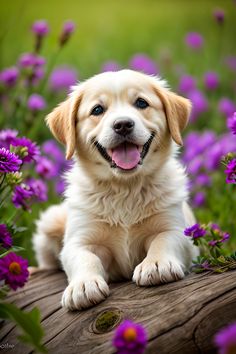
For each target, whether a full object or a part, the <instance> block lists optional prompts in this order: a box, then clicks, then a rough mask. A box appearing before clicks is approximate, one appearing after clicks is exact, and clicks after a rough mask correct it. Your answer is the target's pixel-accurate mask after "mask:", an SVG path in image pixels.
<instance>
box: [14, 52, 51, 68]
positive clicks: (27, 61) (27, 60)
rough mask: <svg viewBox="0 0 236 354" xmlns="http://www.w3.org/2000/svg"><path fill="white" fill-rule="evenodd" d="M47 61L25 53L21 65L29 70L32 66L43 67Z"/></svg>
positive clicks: (20, 60) (21, 58) (20, 59)
mask: <svg viewBox="0 0 236 354" xmlns="http://www.w3.org/2000/svg"><path fill="white" fill-rule="evenodd" d="M45 62H46V61H45V59H44V58H43V57H40V56H38V55H35V54H33V53H23V54H22V55H21V56H20V58H19V65H20V66H21V67H22V68H28V67H32V66H43V65H44V64H45Z"/></svg>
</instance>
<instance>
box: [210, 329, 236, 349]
mask: <svg viewBox="0 0 236 354" xmlns="http://www.w3.org/2000/svg"><path fill="white" fill-rule="evenodd" d="M214 343H215V345H216V346H217V348H218V353H219V354H234V353H236V322H234V323H231V324H230V325H228V326H227V327H224V328H223V329H221V330H220V331H219V332H218V333H217V334H216V335H215V337H214Z"/></svg>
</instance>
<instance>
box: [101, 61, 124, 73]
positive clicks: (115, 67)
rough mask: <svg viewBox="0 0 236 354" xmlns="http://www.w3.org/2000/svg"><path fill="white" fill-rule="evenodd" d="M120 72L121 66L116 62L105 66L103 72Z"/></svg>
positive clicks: (109, 62) (108, 62)
mask: <svg viewBox="0 0 236 354" xmlns="http://www.w3.org/2000/svg"><path fill="white" fill-rule="evenodd" d="M119 70H120V65H119V64H118V63H117V62H116V61H114V60H110V61H107V62H105V63H104V64H103V66H102V70H101V71H102V72H106V71H119Z"/></svg>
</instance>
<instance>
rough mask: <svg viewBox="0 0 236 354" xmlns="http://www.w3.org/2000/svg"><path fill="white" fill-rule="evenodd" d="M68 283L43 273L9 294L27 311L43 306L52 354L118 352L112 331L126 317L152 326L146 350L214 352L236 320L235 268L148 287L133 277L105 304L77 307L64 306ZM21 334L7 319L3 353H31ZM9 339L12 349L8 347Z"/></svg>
mask: <svg viewBox="0 0 236 354" xmlns="http://www.w3.org/2000/svg"><path fill="white" fill-rule="evenodd" d="M65 286H66V278H65V274H64V273H63V272H52V271H51V272H39V273H36V274H34V275H33V276H32V277H31V279H30V281H29V282H28V284H27V285H26V286H25V287H24V288H23V289H22V290H19V291H17V292H16V293H11V294H10V295H9V301H11V302H14V303H15V304H17V305H18V306H19V307H21V308H23V309H25V310H27V309H28V310H30V309H32V308H33V307H35V306H38V307H39V308H40V310H41V317H42V325H43V328H44V330H45V337H44V343H45V344H46V347H47V348H48V350H49V353H52V354H54V353H55V354H65V353H70V354H73V353H75V354H84V353H85V354H95V353H99V354H100V353H106V354H109V353H115V350H114V348H113V347H112V344H111V339H112V336H113V330H114V328H115V327H116V326H117V325H118V324H119V323H120V322H121V321H122V319H124V318H129V319H131V320H133V321H135V322H139V323H141V324H142V325H143V326H145V328H146V329H147V332H148V339H149V341H148V347H147V350H146V352H145V353H157V354H170V353H171V354H177V353H179V354H195V353H215V352H216V350H215V349H214V345H213V341H212V338H213V336H214V334H215V333H216V331H217V330H219V329H220V328H221V327H223V326H225V325H227V324H228V323H230V322H232V321H235V320H236V271H231V272H227V273H224V274H217V275H216V274H200V275H195V274H191V275H189V276H187V277H186V278H185V279H184V280H181V281H178V282H175V283H171V284H165V285H161V286H157V287H149V288H144V287H137V286H136V285H135V284H134V283H131V282H126V283H118V284H111V285H110V289H111V294H110V296H109V298H108V299H106V300H105V301H104V302H103V303H101V304H99V305H97V306H95V307H92V308H90V309H87V310H84V311H75V312H67V311H66V310H65V309H62V308H61V306H60V300H61V296H62V292H63V290H64V288H65ZM18 334H19V331H18V329H17V328H16V327H15V326H14V325H13V324H12V323H11V322H7V321H6V322H4V324H3V326H2V328H1V334H0V345H1V352H2V353H5V352H6V353H7V352H8V353H10V352H12V353H13V352H14V354H28V353H32V350H31V349H30V348H29V347H27V346H25V345H23V344H22V343H21V342H19V341H18V339H17V335H18ZM6 344H8V349H6V348H5V349H4V345H5V346H6ZM9 345H11V346H12V345H13V349H9Z"/></svg>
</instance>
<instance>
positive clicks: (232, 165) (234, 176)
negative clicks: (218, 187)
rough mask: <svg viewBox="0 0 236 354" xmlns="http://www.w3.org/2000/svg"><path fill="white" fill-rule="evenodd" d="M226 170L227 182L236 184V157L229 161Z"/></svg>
mask: <svg viewBox="0 0 236 354" xmlns="http://www.w3.org/2000/svg"><path fill="white" fill-rule="evenodd" d="M224 172H225V174H226V183H228V184H236V159H233V160H231V161H230V162H228V164H227V166H226V170H225V171H224Z"/></svg>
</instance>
